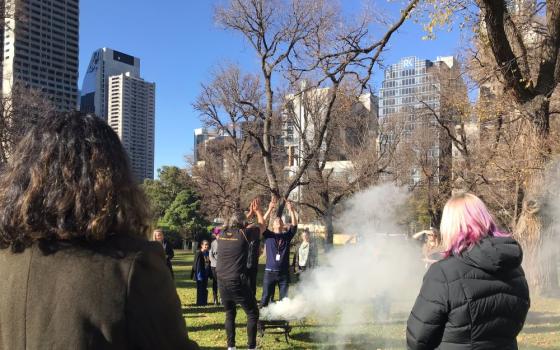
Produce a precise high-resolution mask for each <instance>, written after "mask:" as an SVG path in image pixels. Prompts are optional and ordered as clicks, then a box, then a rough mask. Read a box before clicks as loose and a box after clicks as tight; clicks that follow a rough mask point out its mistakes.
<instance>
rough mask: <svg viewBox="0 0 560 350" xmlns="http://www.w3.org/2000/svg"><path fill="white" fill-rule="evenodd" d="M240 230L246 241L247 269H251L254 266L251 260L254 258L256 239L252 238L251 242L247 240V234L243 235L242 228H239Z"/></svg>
mask: <svg viewBox="0 0 560 350" xmlns="http://www.w3.org/2000/svg"><path fill="white" fill-rule="evenodd" d="M239 231H240V232H241V234H242V235H243V238H245V242H247V245H248V246H247V250H248V251H247V270H251V269H252V268H253V267H254V264H253V260H254V259H255V251H256V249H255V245H256V243H257V242H256V241H255V240H253V241H251V242H249V240H248V239H247V236H246V235H245V232H244V231H243V230H239Z"/></svg>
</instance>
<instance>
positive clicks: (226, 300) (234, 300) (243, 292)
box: [218, 276, 259, 349]
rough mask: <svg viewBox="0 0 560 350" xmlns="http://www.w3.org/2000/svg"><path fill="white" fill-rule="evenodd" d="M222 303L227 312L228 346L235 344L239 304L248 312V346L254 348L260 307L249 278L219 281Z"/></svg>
mask: <svg viewBox="0 0 560 350" xmlns="http://www.w3.org/2000/svg"><path fill="white" fill-rule="evenodd" d="M218 288H219V289H220V296H221V297H222V305H223V306H224V309H225V312H226V325H225V328H226V336H227V346H228V347H234V346H235V316H236V315H237V309H236V306H237V305H238V304H239V305H241V308H243V311H245V314H247V339H248V341H247V347H248V348H249V349H253V348H255V347H256V346H257V322H258V320H259V308H258V307H257V301H256V300H255V297H254V295H253V291H252V290H251V286H250V284H249V280H248V278H247V277H246V276H240V277H239V278H238V279H236V280H222V279H220V280H219V281H218Z"/></svg>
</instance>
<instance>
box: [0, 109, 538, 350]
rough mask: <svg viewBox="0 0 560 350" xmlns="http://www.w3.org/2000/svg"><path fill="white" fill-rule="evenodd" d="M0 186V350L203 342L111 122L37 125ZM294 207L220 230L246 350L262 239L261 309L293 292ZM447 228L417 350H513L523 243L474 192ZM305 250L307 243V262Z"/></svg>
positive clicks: (415, 322) (221, 263)
mask: <svg viewBox="0 0 560 350" xmlns="http://www.w3.org/2000/svg"><path fill="white" fill-rule="evenodd" d="M0 188H1V189H2V190H1V191H0V279H1V280H2V281H3V283H2V284H0V295H1V296H2V298H0V329H1V332H0V349H10V350H12V349H14V350H18V349H31V350H34V349H84V350H85V349H98V350H103V349H164V350H165V349H186V350H190V349H198V345H197V344H196V343H195V342H193V341H191V340H189V337H188V334H187V327H186V324H185V319H184V317H183V310H182V308H181V302H180V300H179V297H178V295H177V292H176V289H175V284H174V282H173V278H172V273H170V264H169V261H170V260H169V255H172V253H171V252H170V251H169V249H167V245H166V243H165V241H164V240H163V238H162V237H160V236H159V234H158V235H157V238H156V240H158V241H159V242H150V241H148V239H147V236H148V233H149V227H150V222H149V218H150V215H149V210H148V207H147V204H146V203H147V201H146V199H145V197H144V194H143V193H142V191H141V190H140V188H139V187H138V185H137V184H136V182H135V181H134V179H133V177H132V175H131V171H130V167H129V165H128V159H127V156H126V152H125V150H124V148H123V146H122V145H121V143H120V141H119V138H118V136H117V135H116V134H115V132H114V131H113V130H112V129H111V128H110V127H109V126H108V125H107V124H106V123H105V122H104V121H103V120H102V119H99V118H97V117H95V116H92V115H82V114H77V113H70V114H59V115H55V116H53V117H52V118H49V119H48V120H43V121H39V122H38V123H37V124H36V125H35V126H33V127H32V128H31V129H30V130H29V131H28V132H27V134H26V135H25V136H24V137H23V139H22V140H21V142H20V143H19V144H18V146H17V147H16V149H15V150H14V151H13V152H12V154H10V157H9V161H8V163H7V164H6V165H4V166H3V168H2V171H1V172H0ZM271 207H272V208H273V207H274V204H271V205H270V206H269V211H268V212H269V213H270V212H271V210H272V209H270V208H271ZM287 207H288V211H289V212H290V216H291V218H292V222H291V225H289V226H285V225H284V223H283V221H282V219H281V218H280V217H278V218H273V224H272V228H271V230H268V228H267V225H266V219H265V215H264V214H263V212H262V210H261V207H260V203H259V200H258V199H256V200H254V201H253V202H252V203H251V205H250V207H249V212H248V215H247V216H246V215H245V214H244V213H243V212H241V211H239V212H235V213H234V214H233V215H232V216H231V217H230V218H229V220H228V221H227V223H226V225H225V227H224V229H223V232H222V233H221V234H220V235H219V236H218V238H217V260H216V267H215V275H216V276H217V283H218V289H219V292H220V297H221V302H222V304H223V306H224V309H225V312H226V322H225V330H226V334H227V345H228V347H229V348H230V349H234V348H235V344H236V343H235V318H236V305H240V306H241V307H242V308H243V310H244V311H245V313H246V314H247V333H248V344H247V345H248V348H249V349H255V348H256V331H257V321H258V317H259V308H258V306H257V302H256V298H255V288H254V287H253V285H252V283H253V282H252V280H251V278H252V277H251V276H252V273H253V272H252V271H253V270H251V269H252V268H254V264H253V263H254V261H255V259H257V258H258V253H257V254H255V255H253V254H254V253H253V252H254V251H255V250H256V249H255V246H258V245H257V244H255V242H257V241H259V240H264V245H265V246H266V249H267V263H266V268H265V275H264V281H263V286H264V288H263V297H262V299H261V304H262V305H266V304H267V303H268V302H269V301H270V297H271V286H273V285H280V297H281V298H282V297H284V296H286V294H287V279H288V278H289V277H288V275H287V274H286V272H287V270H286V269H287V267H288V266H289V260H288V259H289V258H288V256H289V254H288V253H287V249H288V248H287V247H289V245H290V241H291V240H292V238H293V237H294V234H295V232H296V229H297V224H298V221H297V215H296V213H295V210H294V208H293V206H292V205H291V204H290V203H288V204H287ZM253 217H255V218H256V222H255V223H254V224H252V225H248V220H250V219H252V218H253ZM440 233H441V242H442V243H441V246H442V247H443V256H442V258H441V259H440V260H438V261H435V262H432V263H431V265H430V267H429V268H428V271H427V272H426V274H425V276H424V280H423V284H422V287H421V290H420V293H419V296H418V298H417V300H416V302H415V304H414V307H413V309H412V311H411V313H410V317H409V319H408V323H407V331H406V342H407V347H408V349H413V350H423V349H436V348H438V349H442V350H445V349H454V350H461V349H465V350H467V349H517V341H516V336H517V335H518V334H519V332H520V331H521V329H522V327H523V324H524V321H525V318H526V315H527V312H528V310H529V306H530V300H529V289H528V286H527V281H526V279H525V276H524V272H523V269H522V268H521V261H522V257H523V253H522V250H521V247H520V246H519V244H518V243H517V242H516V241H515V240H514V239H513V238H512V237H511V235H510V234H508V233H506V232H503V231H501V230H500V229H499V228H498V226H497V224H496V223H495V221H494V219H493V217H492V215H491V214H490V213H489V211H488V209H487V208H486V206H485V205H484V203H483V202H482V201H481V200H480V199H479V198H478V197H476V196H475V195H473V194H468V193H461V194H456V195H453V196H452V198H451V199H450V200H449V201H448V202H447V204H446V205H445V208H444V210H443V215H442V220H441V225H440ZM204 249H208V246H207V245H206V248H204ZM210 249H211V245H210ZM308 249H309V248H308V247H306V245H302V246H300V247H299V248H298V252H297V254H298V256H297V259H299V261H300V263H301V261H307V260H308V259H309V255H307V257H306V253H305V252H306V250H307V251H308ZM165 251H168V256H167V257H166V255H165ZM300 254H301V255H300ZM201 259H203V260H204V261H202V260H200V262H201V265H202V263H203V264H204V266H205V267H204V269H203V270H204V272H203V273H207V274H210V273H212V265H210V269H209V270H208V269H207V268H206V264H207V259H208V260H209V259H210V254H208V255H206V252H205V251H204V252H203V254H202V258H201ZM198 272H201V274H200V277H201V279H202V277H203V273H202V271H197V275H198ZM198 278H199V276H197V280H198ZM203 286H204V285H203V284H202V286H201V287H203Z"/></svg>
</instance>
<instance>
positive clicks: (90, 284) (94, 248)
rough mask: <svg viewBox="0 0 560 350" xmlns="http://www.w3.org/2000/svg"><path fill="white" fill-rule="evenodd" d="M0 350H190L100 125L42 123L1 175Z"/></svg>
mask: <svg viewBox="0 0 560 350" xmlns="http://www.w3.org/2000/svg"><path fill="white" fill-rule="evenodd" d="M0 188H1V191H0V280H2V283H1V284H0V295H1V298H0V329H1V330H2V331H1V332H0V349H15V350H17V349H197V348H198V347H197V346H196V344H195V343H193V342H191V341H189V340H188V337H187V330H186V326H185V321H184V318H183V316H182V313H181V303H180V301H179V298H178V296H177V293H176V290H175V286H174V284H173V282H172V279H171V274H170V273H169V270H168V268H167V266H166V264H165V257H164V253H163V249H162V247H161V245H160V244H157V243H154V242H148V240H147V236H148V229H149V226H148V221H149V218H150V215H149V212H148V209H147V207H146V200H145V198H144V196H143V194H142V192H141V190H140V189H139V188H138V186H137V185H136V184H135V182H134V180H133V179H132V176H131V172H130V169H129V165H128V159H127V156H126V153H125V151H124V149H123V147H122V145H121V143H120V141H119V139H118V137H117V135H116V134H115V133H114V132H113V130H112V129H111V128H110V127H109V126H108V125H107V124H106V123H105V122H104V121H103V120H101V119H99V118H97V117H94V116H90V115H86V116H84V115H79V114H77V113H69V114H60V115H57V116H54V117H53V118H49V119H47V120H44V121H42V122H40V123H39V124H38V125H36V126H35V127H34V128H32V129H31V130H30V131H29V132H28V133H27V135H26V136H25V137H24V138H23V139H22V140H21V142H20V143H19V145H18V147H17V148H16V150H15V151H14V153H13V154H12V155H11V157H10V161H9V163H8V164H7V165H5V167H4V169H3V170H2V173H1V174H0Z"/></svg>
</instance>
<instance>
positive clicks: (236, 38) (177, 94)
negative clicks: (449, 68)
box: [79, 0, 460, 169]
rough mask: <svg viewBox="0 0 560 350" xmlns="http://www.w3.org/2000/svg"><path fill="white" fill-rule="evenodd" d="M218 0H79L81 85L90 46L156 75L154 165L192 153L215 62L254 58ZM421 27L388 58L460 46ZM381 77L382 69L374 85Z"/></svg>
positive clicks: (381, 2) (429, 55) (405, 34)
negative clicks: (134, 60)
mask: <svg viewBox="0 0 560 350" xmlns="http://www.w3.org/2000/svg"><path fill="white" fill-rule="evenodd" d="M341 3H343V4H344V5H343V6H344V10H345V11H346V12H349V13H350V12H352V11H354V10H355V9H358V8H360V6H361V5H362V4H363V0H344V1H341ZM373 3H374V4H375V5H376V6H377V7H379V8H381V7H383V8H385V9H386V10H384V11H386V16H387V17H389V16H396V15H397V14H398V12H397V11H398V1H397V2H395V1H393V2H391V3H390V4H388V3H387V2H386V1H385V0H377V1H373ZM156 4H157V5H156ZM215 4H216V1H211V0H165V1H159V2H154V1H151V0H81V1H80V78H79V79H80V80H79V86H80V88H81V85H82V80H83V77H84V72H85V70H86V68H87V65H88V63H89V60H90V57H91V54H92V53H93V51H95V50H96V49H98V48H101V47H109V48H112V49H115V50H118V51H122V52H125V53H128V54H130V55H134V56H137V57H139V58H140V59H141V75H142V77H143V78H144V79H146V80H148V81H153V82H155V83H156V145H155V169H157V168H160V167H161V166H163V165H177V166H180V167H183V166H185V164H186V163H185V160H184V156H185V155H186V154H191V153H192V148H193V146H192V145H193V129H194V128H197V127H199V125H200V122H199V119H198V115H197V113H196V112H195V111H194V110H193V108H192V106H191V104H192V102H193V101H194V100H195V98H196V96H197V95H198V93H199V91H200V84H201V83H202V82H205V81H207V80H208V79H209V77H210V75H211V72H212V70H213V69H214V68H216V67H217V66H218V65H220V64H223V63H239V64H240V65H241V66H242V67H245V68H246V69H250V68H251V67H254V66H255V65H256V63H257V60H256V56H255V55H254V54H253V52H252V50H251V49H250V48H249V47H248V46H247V45H246V43H245V42H244V40H243V38H242V37H241V36H240V35H238V34H236V33H231V32H228V31H225V30H223V29H221V28H219V27H218V26H216V25H215V23H214V20H213V8H214V6H215ZM155 7H157V8H155ZM423 35H424V33H423V32H422V27H421V26H420V25H418V24H415V23H413V22H410V23H409V24H407V25H405V26H404V27H403V28H401V30H400V31H399V32H398V33H397V34H396V35H395V36H394V37H393V40H392V42H391V44H390V46H389V49H388V50H387V52H386V53H385V55H384V62H385V63H386V64H391V63H394V62H396V61H398V60H399V58H401V57H405V56H418V57H420V58H426V59H435V58H436V56H447V55H454V54H458V53H459V52H458V48H459V47H460V43H459V41H460V35H459V33H457V32H447V31H440V32H439V33H438V36H437V39H436V40H432V41H424V40H422V36H423ZM380 79H381V74H380V72H379V71H377V72H376V74H375V77H374V86H375V87H378V82H379V81H380Z"/></svg>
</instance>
